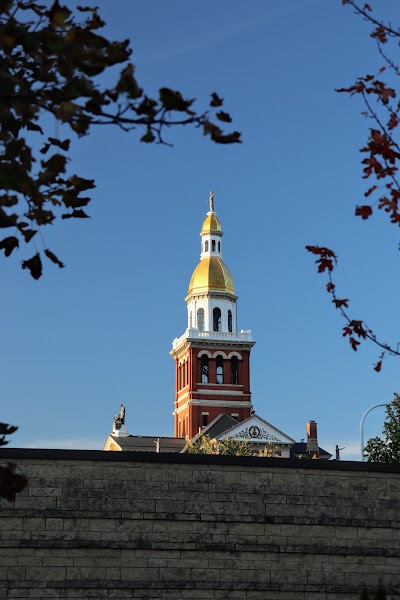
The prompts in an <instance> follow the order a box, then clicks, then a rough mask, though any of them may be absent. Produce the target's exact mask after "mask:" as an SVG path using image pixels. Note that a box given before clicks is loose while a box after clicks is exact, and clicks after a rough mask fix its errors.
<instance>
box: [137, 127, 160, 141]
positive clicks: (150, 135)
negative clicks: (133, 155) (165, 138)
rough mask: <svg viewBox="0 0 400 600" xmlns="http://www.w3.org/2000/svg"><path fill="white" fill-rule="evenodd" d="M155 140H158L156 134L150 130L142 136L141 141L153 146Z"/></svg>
mask: <svg viewBox="0 0 400 600" xmlns="http://www.w3.org/2000/svg"><path fill="white" fill-rule="evenodd" d="M155 139H156V138H155V135H154V133H153V132H152V131H151V129H148V130H147V132H146V133H145V134H144V135H142V137H141V138H140V141H141V142H146V144H151V143H152V142H154V140H155Z"/></svg>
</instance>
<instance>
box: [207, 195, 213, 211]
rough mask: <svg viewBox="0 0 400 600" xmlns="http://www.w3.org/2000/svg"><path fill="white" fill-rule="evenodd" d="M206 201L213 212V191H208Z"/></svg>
mask: <svg viewBox="0 0 400 600" xmlns="http://www.w3.org/2000/svg"><path fill="white" fill-rule="evenodd" d="M208 203H209V205H210V211H211V212H214V192H210V197H209V199H208Z"/></svg>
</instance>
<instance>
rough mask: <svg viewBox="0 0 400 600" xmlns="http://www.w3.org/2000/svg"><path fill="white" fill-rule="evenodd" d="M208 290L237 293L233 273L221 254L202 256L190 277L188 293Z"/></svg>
mask: <svg viewBox="0 0 400 600" xmlns="http://www.w3.org/2000/svg"><path fill="white" fill-rule="evenodd" d="M208 290H210V291H219V292H227V293H229V294H234V293H235V286H234V284H233V279H232V275H231V273H230V271H229V269H228V267H227V266H226V264H225V263H224V261H223V260H222V258H220V257H219V256H207V257H204V258H202V259H201V261H200V262H199V264H198V265H197V267H196V268H195V270H194V271H193V274H192V277H191V278H190V283H189V289H188V294H193V293H196V292H201V291H203V292H204V291H208Z"/></svg>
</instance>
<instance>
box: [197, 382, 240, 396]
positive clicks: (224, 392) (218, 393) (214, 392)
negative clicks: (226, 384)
mask: <svg viewBox="0 0 400 600" xmlns="http://www.w3.org/2000/svg"><path fill="white" fill-rule="evenodd" d="M216 385H217V384H216ZM197 393H198V394H200V395H202V394H206V395H207V396H208V395H209V396H243V395H244V394H243V392H236V391H234V390H232V391H231V390H198V392H197ZM246 395H248V396H250V394H246Z"/></svg>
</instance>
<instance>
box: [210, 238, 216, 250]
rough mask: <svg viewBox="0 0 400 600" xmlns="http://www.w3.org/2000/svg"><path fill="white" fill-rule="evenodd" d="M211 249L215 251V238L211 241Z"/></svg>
mask: <svg viewBox="0 0 400 600" xmlns="http://www.w3.org/2000/svg"><path fill="white" fill-rule="evenodd" d="M211 249H212V251H213V252H215V240H212V241H211Z"/></svg>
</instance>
